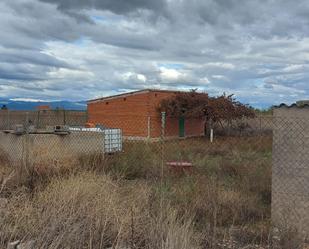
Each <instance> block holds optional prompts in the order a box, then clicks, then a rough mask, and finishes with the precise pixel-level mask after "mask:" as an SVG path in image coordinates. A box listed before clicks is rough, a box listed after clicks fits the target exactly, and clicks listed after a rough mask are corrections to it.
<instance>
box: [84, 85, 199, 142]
mask: <svg viewBox="0 0 309 249" xmlns="http://www.w3.org/2000/svg"><path fill="white" fill-rule="evenodd" d="M172 95H175V93H174V92H164V91H149V92H141V93H134V94H132V95H128V96H118V97H115V98H110V99H103V100H98V101H95V102H90V103H88V119H89V120H88V121H89V122H90V123H94V124H101V125H104V126H106V127H109V128H120V129H122V131H123V134H124V135H125V136H133V137H148V135H149V136H150V138H158V137H160V135H161V115H160V114H159V113H158V111H157V107H158V105H159V103H160V101H161V100H162V99H164V98H167V97H170V96H172ZM149 125H150V126H149ZM203 133H204V122H203V121H202V120H198V119H190V120H185V135H186V136H199V135H202V134H203ZM165 135H166V136H169V137H178V135H179V123H178V119H177V118H170V117H167V119H166V128H165Z"/></svg>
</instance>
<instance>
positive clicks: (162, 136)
mask: <svg viewBox="0 0 309 249" xmlns="http://www.w3.org/2000/svg"><path fill="white" fill-rule="evenodd" d="M165 125H166V112H161V139H160V140H161V142H160V143H161V174H160V218H159V224H160V227H161V229H160V230H161V231H163V199H164V191H163V178H164V161H165V146H164V137H165ZM161 236H162V241H163V233H161Z"/></svg>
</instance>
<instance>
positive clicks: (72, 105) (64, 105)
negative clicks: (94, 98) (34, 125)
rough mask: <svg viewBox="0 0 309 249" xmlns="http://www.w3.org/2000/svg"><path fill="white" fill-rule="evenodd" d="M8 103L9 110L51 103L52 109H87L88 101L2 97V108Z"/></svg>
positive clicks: (25, 108) (0, 102) (27, 108)
mask: <svg viewBox="0 0 309 249" xmlns="http://www.w3.org/2000/svg"><path fill="white" fill-rule="evenodd" d="M3 105H6V107H7V108H8V109H9V110H20V111H22V110H28V111H31V110H36V107H37V106H39V105H49V106H50V107H51V108H52V109H56V108H61V109H66V110H86V109H87V102H86V101H78V102H72V101H52V102H47V101H46V102H45V101H26V100H6V99H0V108H1V107H2V106H3Z"/></svg>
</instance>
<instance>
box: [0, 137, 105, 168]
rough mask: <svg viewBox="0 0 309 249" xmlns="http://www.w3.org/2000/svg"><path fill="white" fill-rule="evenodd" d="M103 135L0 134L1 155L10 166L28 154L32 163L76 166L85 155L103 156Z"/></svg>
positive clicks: (24, 158) (22, 159)
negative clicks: (70, 163) (101, 154)
mask: <svg viewBox="0 0 309 249" xmlns="http://www.w3.org/2000/svg"><path fill="white" fill-rule="evenodd" d="M103 151H104V139H103V134H102V133H95V132H73V133H71V134H69V135H54V134H29V135H20V136H18V135H15V134H11V133H3V132H0V152H1V153H4V154H5V155H6V156H8V157H9V160H10V161H11V162H12V163H16V164H18V163H20V162H23V161H25V160H26V155H27V153H28V155H29V157H28V158H29V162H30V163H33V164H40V163H42V164H43V163H44V164H58V163H64V162H65V163H68V162H72V163H75V162H76V160H78V158H79V157H80V156H82V155H85V154H88V155H89V154H95V153H103Z"/></svg>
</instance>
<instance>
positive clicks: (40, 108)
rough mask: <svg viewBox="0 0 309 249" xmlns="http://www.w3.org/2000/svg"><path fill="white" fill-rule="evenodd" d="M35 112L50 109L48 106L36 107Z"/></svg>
mask: <svg viewBox="0 0 309 249" xmlns="http://www.w3.org/2000/svg"><path fill="white" fill-rule="evenodd" d="M36 110H37V111H49V110H51V107H50V106H49V105H38V106H37V107H36Z"/></svg>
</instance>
